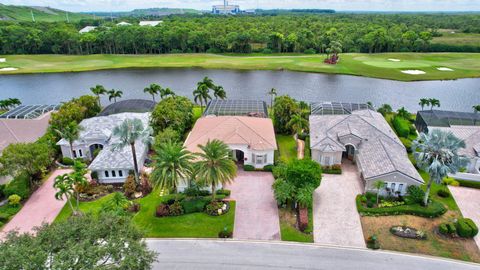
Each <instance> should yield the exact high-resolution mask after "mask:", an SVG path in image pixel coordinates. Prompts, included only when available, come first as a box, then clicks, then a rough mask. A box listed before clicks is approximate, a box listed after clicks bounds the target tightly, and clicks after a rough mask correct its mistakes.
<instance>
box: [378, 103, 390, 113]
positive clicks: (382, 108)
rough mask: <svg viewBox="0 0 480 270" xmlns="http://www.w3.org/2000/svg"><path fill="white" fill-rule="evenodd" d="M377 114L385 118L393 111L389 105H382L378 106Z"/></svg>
mask: <svg viewBox="0 0 480 270" xmlns="http://www.w3.org/2000/svg"><path fill="white" fill-rule="evenodd" d="M377 112H379V113H381V114H382V115H383V116H385V115H387V114H388V113H391V112H393V109H392V106H390V104H383V105H382V106H380V108H378V110H377Z"/></svg>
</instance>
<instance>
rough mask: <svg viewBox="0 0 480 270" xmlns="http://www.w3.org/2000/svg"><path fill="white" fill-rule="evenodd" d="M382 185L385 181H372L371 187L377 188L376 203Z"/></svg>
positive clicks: (383, 185)
mask: <svg viewBox="0 0 480 270" xmlns="http://www.w3.org/2000/svg"><path fill="white" fill-rule="evenodd" d="M384 187H385V182H384V181H382V180H378V181H375V182H373V188H375V189H376V190H377V204H378V198H379V197H380V190H381V189H382V188H384Z"/></svg>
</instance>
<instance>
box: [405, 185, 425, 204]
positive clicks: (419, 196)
mask: <svg viewBox="0 0 480 270" xmlns="http://www.w3.org/2000/svg"><path fill="white" fill-rule="evenodd" d="M407 193H408V197H409V198H410V199H411V200H412V201H413V202H415V203H419V204H421V203H423V198H424V197H425V191H423V189H421V188H420V187H419V186H415V185H410V186H408V188H407Z"/></svg>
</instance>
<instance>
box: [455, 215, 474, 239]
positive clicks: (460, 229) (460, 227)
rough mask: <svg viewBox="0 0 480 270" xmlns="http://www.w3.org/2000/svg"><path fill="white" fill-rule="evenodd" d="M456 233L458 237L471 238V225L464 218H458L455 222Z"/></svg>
mask: <svg viewBox="0 0 480 270" xmlns="http://www.w3.org/2000/svg"><path fill="white" fill-rule="evenodd" d="M456 227H457V233H458V235H459V236H460V237H464V238H471V237H473V230H472V227H470V225H469V224H468V223H467V222H466V220H465V219H464V218H460V219H458V220H457V223H456Z"/></svg>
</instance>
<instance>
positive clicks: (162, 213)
mask: <svg viewBox="0 0 480 270" xmlns="http://www.w3.org/2000/svg"><path fill="white" fill-rule="evenodd" d="M169 214H170V212H169V211H168V205H166V204H163V203H162V204H160V205H159V206H157V209H156V211H155V216H156V217H166V216H168V215H169Z"/></svg>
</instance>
